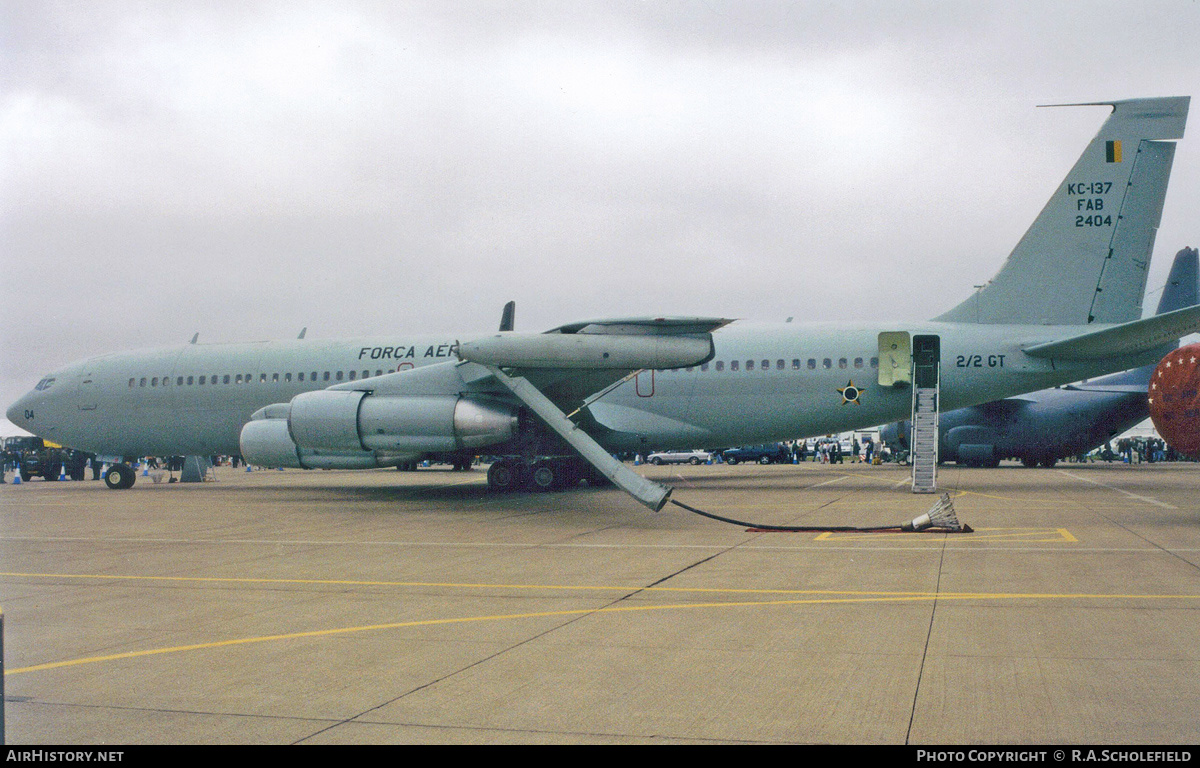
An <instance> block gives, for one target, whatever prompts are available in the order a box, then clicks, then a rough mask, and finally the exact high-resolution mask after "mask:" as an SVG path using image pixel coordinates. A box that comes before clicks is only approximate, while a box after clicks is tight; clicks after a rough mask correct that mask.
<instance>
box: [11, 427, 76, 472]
mask: <svg viewBox="0 0 1200 768" xmlns="http://www.w3.org/2000/svg"><path fill="white" fill-rule="evenodd" d="M4 460H5V461H7V462H10V463H12V464H15V465H16V466H17V471H19V472H20V473H21V479H22V480H24V481H26V482H28V481H29V480H31V479H33V478H34V477H42V478H43V479H46V480H57V479H58V477H59V473H60V472H61V471H63V470H66V473H67V475H68V476H70V478H71V479H72V480H82V479H83V470H84V468H85V467H86V466H87V455H86V454H84V453H81V452H79V451H73V450H71V449H70V448H63V447H62V446H59V445H55V444H54V443H47V442H45V441H44V440H42V438H40V437H32V436H19V437H6V438H4Z"/></svg>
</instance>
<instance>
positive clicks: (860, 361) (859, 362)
mask: <svg viewBox="0 0 1200 768" xmlns="http://www.w3.org/2000/svg"><path fill="white" fill-rule="evenodd" d="M854 367H855V368H862V367H863V359H862V358H861V357H856V358H854Z"/></svg>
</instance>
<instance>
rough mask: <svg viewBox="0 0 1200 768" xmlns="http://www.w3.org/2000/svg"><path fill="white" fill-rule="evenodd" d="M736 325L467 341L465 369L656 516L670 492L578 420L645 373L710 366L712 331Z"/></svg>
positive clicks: (564, 330)
mask: <svg viewBox="0 0 1200 768" xmlns="http://www.w3.org/2000/svg"><path fill="white" fill-rule="evenodd" d="M730 322H732V321H731V320H728V319H725V318H703V317H675V318H666V317H657V318H646V317H643V318H618V319H613V320H589V321H585V322H582V323H573V324H571V325H564V326H560V327H558V328H555V329H553V330H551V331H549V332H547V333H538V334H529V333H512V332H507V333H497V334H494V335H491V336H486V337H483V338H478V339H472V340H470V341H466V342H460V343H459V344H458V356H459V358H460V359H461V360H462V361H463V363H462V364H460V365H465V366H466V367H469V366H470V365H471V364H474V365H475V366H479V367H481V368H483V369H484V370H486V371H487V373H488V374H490V378H491V379H492V380H494V381H495V382H496V383H498V384H499V385H500V386H502V387H503V388H504V389H506V390H508V392H509V393H510V394H511V395H512V396H513V397H515V398H517V399H518V400H520V401H521V402H522V403H524V404H525V405H526V406H527V407H528V408H529V409H530V410H531V411H533V412H534V413H536V414H537V416H538V418H540V419H541V420H542V421H543V422H544V423H545V424H546V426H548V427H550V428H551V429H552V430H554V431H555V432H556V433H558V435H559V436H560V437H561V438H562V439H563V440H565V441H566V442H567V443H569V444H570V445H571V446H572V447H573V448H575V450H577V451H578V452H579V454H580V455H581V456H583V457H584V458H585V459H586V460H587V461H588V462H590V463H591V464H592V465H593V466H594V467H595V468H596V469H598V470H599V471H600V472H601V473H603V474H604V475H605V476H607V477H608V478H609V479H610V480H612V481H613V482H614V483H616V484H617V485H618V486H619V487H621V488H622V489H624V490H625V491H627V492H628V493H629V494H630V495H632V496H633V497H634V498H635V499H637V500H638V501H640V502H641V503H643V504H645V505H646V506H647V507H649V508H651V509H653V510H655V511H657V510H659V509H662V507H663V505H664V504H666V503H667V498H668V497H669V496H670V494H671V489H670V488H668V487H666V486H663V485H660V484H658V483H653V482H650V481H648V480H646V479H645V478H643V477H642V476H641V475H638V474H637V473H635V472H634V471H633V470H631V469H629V468H628V467H626V466H625V465H624V464H622V463H621V462H619V461H617V460H616V459H614V458H613V457H612V456H610V455H608V453H607V452H606V451H605V450H604V449H603V448H602V447H601V446H600V445H599V444H598V443H597V442H596V441H595V439H593V438H592V436H591V435H589V434H588V433H587V432H586V431H585V430H584V429H583V428H582V427H581V426H580V424H579V423H578V422H576V421H572V420H571V416H574V415H575V414H576V413H578V412H579V411H580V410H582V408H583V407H585V406H586V405H587V404H588V403H589V402H591V401H594V400H596V399H598V398H599V397H601V396H603V395H604V394H606V393H607V392H609V391H611V390H612V389H613V388H615V387H617V386H620V384H621V383H622V382H623V381H626V380H628V379H629V378H632V376H633V375H636V373H637V372H638V371H641V370H645V369H652V370H653V369H667V368H685V367H688V366H693V365H700V364H702V363H705V362H708V361H709V360H711V359H712V358H713V356H714V355H715V354H716V350H715V348H714V346H713V340H712V332H713V331H714V330H716V329H718V328H721V327H723V326H725V325H727V324H728V323H730ZM589 398H590V399H589ZM568 411H569V412H570V415H568V414H567V412H568Z"/></svg>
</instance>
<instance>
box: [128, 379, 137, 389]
mask: <svg viewBox="0 0 1200 768" xmlns="http://www.w3.org/2000/svg"><path fill="white" fill-rule="evenodd" d="M135 381H137V379H130V380H129V388H130V389H133V383H134V382H135Z"/></svg>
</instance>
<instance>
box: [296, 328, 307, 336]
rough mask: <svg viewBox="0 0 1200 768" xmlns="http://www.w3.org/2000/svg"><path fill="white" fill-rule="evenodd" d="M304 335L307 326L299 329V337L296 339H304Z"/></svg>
mask: <svg viewBox="0 0 1200 768" xmlns="http://www.w3.org/2000/svg"><path fill="white" fill-rule="evenodd" d="M306 333H308V326H307V325H306V326H304V327H303V328H301V329H300V335H299V336H297V337H296V338H297V339H303V338H304V334H306Z"/></svg>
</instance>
